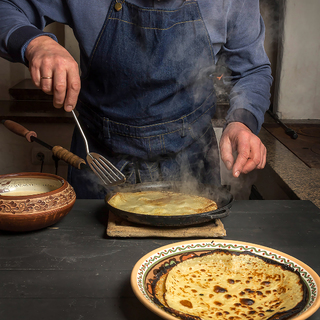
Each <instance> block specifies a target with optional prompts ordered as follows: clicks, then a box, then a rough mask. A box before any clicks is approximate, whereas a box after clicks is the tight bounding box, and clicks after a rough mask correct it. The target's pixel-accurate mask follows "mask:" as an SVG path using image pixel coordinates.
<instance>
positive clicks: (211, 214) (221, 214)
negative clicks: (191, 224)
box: [203, 208, 230, 220]
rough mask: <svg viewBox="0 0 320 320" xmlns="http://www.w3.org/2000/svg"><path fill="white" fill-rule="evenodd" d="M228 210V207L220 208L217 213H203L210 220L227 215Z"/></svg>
mask: <svg viewBox="0 0 320 320" xmlns="http://www.w3.org/2000/svg"><path fill="white" fill-rule="evenodd" d="M229 212H230V210H229V208H225V209H221V211H219V212H217V213H207V214H205V216H206V217H208V218H209V219H211V220H214V219H220V218H225V217H227V216H228V215H229ZM203 216H204V215H203Z"/></svg>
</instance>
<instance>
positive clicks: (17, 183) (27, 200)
mask: <svg viewBox="0 0 320 320" xmlns="http://www.w3.org/2000/svg"><path fill="white" fill-rule="evenodd" d="M75 201H76V194H75V192H74V190H73V188H72V186H71V185H70V184H69V183H68V182H67V181H66V180H65V179H63V178H61V177H59V176H57V175H54V174H49V173H30V172H23V173H17V174H6V175H0V230H5V231H14V232H24V231H32V230H38V229H42V228H45V227H48V226H51V225H53V224H55V223H56V222H58V221H59V220H61V219H62V218H63V217H64V216H65V215H66V214H67V213H68V212H69V211H70V210H71V209H72V207H73V205H74V203H75Z"/></svg>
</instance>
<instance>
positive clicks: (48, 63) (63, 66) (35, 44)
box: [25, 36, 81, 111]
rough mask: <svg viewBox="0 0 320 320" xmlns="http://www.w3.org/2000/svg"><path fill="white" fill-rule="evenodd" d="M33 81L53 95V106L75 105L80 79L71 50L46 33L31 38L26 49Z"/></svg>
mask: <svg viewBox="0 0 320 320" xmlns="http://www.w3.org/2000/svg"><path fill="white" fill-rule="evenodd" d="M25 56H26V59H27V60H28V61H29V70H30V74H31V77H32V80H33V82H34V83H35V85H36V86H37V87H38V88H41V90H42V91H43V92H45V93H47V94H52V95H53V105H54V107H55V108H62V107H64V109H65V110H66V111H71V110H72V109H74V108H75V106H76V103H77V100H78V95H79V92H80V87H81V82H80V75H79V68H78V64H77V62H76V61H75V60H74V59H73V57H72V56H71V55H70V53H69V52H68V51H67V50H66V49H65V48H64V47H62V46H61V45H60V44H58V43H57V42H56V41H54V40H53V39H51V38H50V37H48V36H39V37H37V38H35V39H33V40H32V41H31V42H30V43H29V45H28V47H27V50H26V53H25Z"/></svg>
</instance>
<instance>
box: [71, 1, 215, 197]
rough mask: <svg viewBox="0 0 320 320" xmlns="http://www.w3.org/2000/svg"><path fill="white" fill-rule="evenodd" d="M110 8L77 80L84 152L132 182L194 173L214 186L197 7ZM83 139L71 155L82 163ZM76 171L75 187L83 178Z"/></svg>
mask: <svg viewBox="0 0 320 320" xmlns="http://www.w3.org/2000/svg"><path fill="white" fill-rule="evenodd" d="M115 4H116V1H114V2H112V4H111V6H110V9H109V12H108V15H107V17H106V20H105V23H104V25H103V27H102V29H101V32H100V34H99V37H98V39H97V42H96V45H95V47H94V50H93V52H92V55H91V59H90V63H89V68H88V71H87V74H84V75H82V87H81V93H80V96H79V103H78V105H77V110H78V112H79V114H80V116H79V119H80V121H81V122H82V124H83V125H84V127H85V128H86V131H87V132H86V134H87V136H88V138H89V147H90V151H95V152H98V153H101V154H102V155H104V156H105V157H106V158H108V159H109V160H111V161H112V162H113V163H114V164H115V165H116V166H117V167H118V168H119V169H120V170H122V171H123V172H124V173H125V174H126V175H127V181H128V182H130V183H136V182H144V181H155V180H182V179H184V178H183V177H184V176H185V177H186V176H189V173H192V175H193V176H195V177H196V179H197V180H200V181H202V182H206V183H207V182H210V183H212V182H215V183H217V184H219V182H220V180H219V156H218V150H217V143H216V140H215V136H214V131H213V129H212V125H211V119H212V117H213V115H214V112H215V102H216V96H215V91H214V84H213V79H212V77H211V74H212V73H213V70H214V67H215V63H214V54H213V51H212V45H211V41H210V39H209V36H208V33H207V30H206V27H205V24H204V22H203V20H202V17H201V14H200V11H199V7H198V3H197V2H196V1H186V2H184V3H183V5H182V6H181V7H179V8H176V9H170V10H167V9H154V8H144V7H139V6H136V5H133V4H131V3H129V2H126V1H124V2H122V8H121V10H119V11H117V10H115V7H114V6H115ZM81 140H82V138H81V137H80V136H79V133H78V132H77V130H76V131H75V134H74V137H73V142H72V152H74V153H76V154H78V155H79V156H82V157H84V158H85V148H84V144H83V142H82V141H81ZM213 150H215V152H213ZM208 157H209V159H208ZM182 168H183V170H182ZM75 171H76V170H73V169H71V170H70V175H69V178H70V180H71V182H70V183H71V185H73V186H74V185H76V184H78V183H76V180H74V179H75V175H77V176H80V175H81V173H80V172H78V173H76V172H75ZM185 171H186V172H187V174H186V175H184V173H182V172H185ZM70 180H69V181H70ZM73 181H74V183H73V184H72V182H73ZM96 182H97V181H96ZM86 197H88V196H86ZM94 197H95V196H94Z"/></svg>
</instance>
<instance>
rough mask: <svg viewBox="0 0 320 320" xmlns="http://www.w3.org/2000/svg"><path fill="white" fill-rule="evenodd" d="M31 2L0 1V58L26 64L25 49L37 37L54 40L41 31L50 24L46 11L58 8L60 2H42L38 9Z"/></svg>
mask: <svg viewBox="0 0 320 320" xmlns="http://www.w3.org/2000/svg"><path fill="white" fill-rule="evenodd" d="M32 2H33V1H32V0H31V1H23V0H13V1H9V0H0V30H1V31H0V56H1V57H3V58H5V59H7V60H9V61H13V62H22V63H24V64H27V61H26V59H25V56H24V52H25V49H26V47H27V45H28V43H29V42H30V41H31V40H32V39H34V38H36V37H38V36H39V35H44V34H45V35H48V36H50V37H51V38H53V39H54V40H56V37H55V36H54V35H53V34H50V33H45V32H43V31H42V30H43V29H44V27H45V26H46V25H47V24H48V23H50V22H51V20H47V18H46V14H45V12H46V10H48V11H49V10H50V9H51V7H52V6H54V5H56V6H58V5H59V2H60V1H51V2H48V3H45V2H43V3H42V4H41V5H40V6H38V7H36V6H35V5H34V4H32ZM57 11H58V10H57ZM62 16H63V14H62ZM62 19H63V18H62V17H60V20H62ZM57 20H58V19H57Z"/></svg>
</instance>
